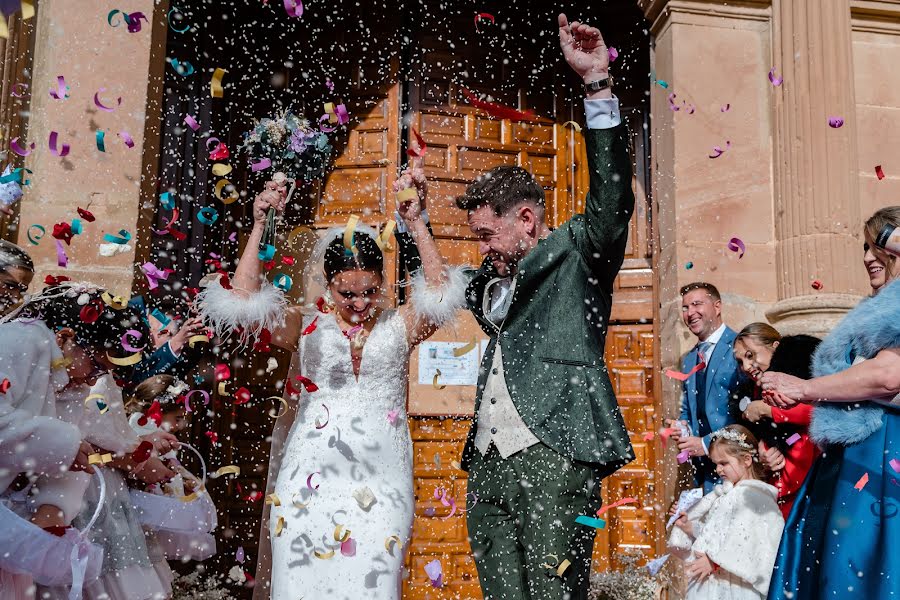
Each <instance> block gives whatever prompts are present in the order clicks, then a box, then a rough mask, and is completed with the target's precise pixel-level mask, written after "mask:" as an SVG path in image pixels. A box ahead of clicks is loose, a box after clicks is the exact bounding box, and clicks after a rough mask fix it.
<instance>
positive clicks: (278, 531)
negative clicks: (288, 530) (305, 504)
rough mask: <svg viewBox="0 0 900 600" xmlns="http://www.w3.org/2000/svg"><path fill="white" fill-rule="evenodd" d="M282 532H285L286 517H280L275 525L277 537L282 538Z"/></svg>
mask: <svg viewBox="0 0 900 600" xmlns="http://www.w3.org/2000/svg"><path fill="white" fill-rule="evenodd" d="M282 531H284V517H278V521H277V522H276V523H275V537H278V536H280V535H281V532H282Z"/></svg>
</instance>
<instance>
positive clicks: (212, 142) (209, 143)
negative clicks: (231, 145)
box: [206, 136, 221, 152]
mask: <svg viewBox="0 0 900 600" xmlns="http://www.w3.org/2000/svg"><path fill="white" fill-rule="evenodd" d="M220 143H221V140H220V139H219V138H217V137H215V136H213V137H211V138H208V139H207V140H206V151H207V152H215V148H216V146H218V145H219V144H220Z"/></svg>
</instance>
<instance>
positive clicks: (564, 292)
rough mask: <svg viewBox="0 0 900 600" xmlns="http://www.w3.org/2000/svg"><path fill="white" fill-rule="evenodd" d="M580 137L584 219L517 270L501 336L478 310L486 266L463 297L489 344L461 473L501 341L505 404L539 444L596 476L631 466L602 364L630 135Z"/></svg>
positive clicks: (620, 249)
mask: <svg viewBox="0 0 900 600" xmlns="http://www.w3.org/2000/svg"><path fill="white" fill-rule="evenodd" d="M585 134H586V135H585V141H586V143H587V155H588V168H589V175H590V189H589V192H588V196H587V201H586V206H585V214H583V215H576V216H574V217H573V218H572V219H571V220H569V221H568V222H567V223H565V224H563V225H562V226H561V227H559V228H558V229H556V230H555V231H553V232H552V233H551V234H550V235H549V236H548V237H547V238H546V239H544V240H542V241H541V242H539V243H538V245H537V246H536V247H535V248H534V249H533V250H532V251H531V252H530V253H529V254H528V255H527V256H526V257H525V258H524V259H522V261H521V262H520V263H519V266H518V275H517V283H516V287H515V291H514V293H513V298H512V301H511V304H510V307H509V311H508V314H507V317H506V320H505V321H504V323H503V324H502V326H501V327H500V328H499V331H498V328H497V327H496V326H494V325H493V324H492V323H491V322H490V321H489V320H488V319H487V318H486V317H485V315H484V313H483V310H482V306H483V303H482V301H483V298H484V295H485V293H487V292H486V286H487V284H488V282H489V281H490V280H491V279H493V278H495V277H496V276H497V275H496V272H495V271H494V269H493V266H492V264H491V262H490V261H489V260H485V261H484V262H483V263H482V265H481V268H480V269H479V270H478V271H477V273H475V274H474V277H473V279H472V281H471V283H470V284H469V287H468V289H467V290H466V296H467V301H468V304H469V309H470V310H471V311H472V313H473V314H474V315H475V318H476V319H477V320H478V322H479V324H480V325H481V327H482V329H484V331H485V333H487V334H488V335H489V336H490V338H491V339H490V343H489V344H488V347H487V351H486V353H485V356H484V358H483V360H482V363H481V371H480V374H479V378H478V387H477V396H476V400H475V415H476V416H475V423H474V424H473V425H472V428H471V430H470V431H469V436H468V439H467V441H466V447H465V449H464V451H463V460H462V465H463V468H464V469H465V468H467V466H468V464H469V462H470V460H471V457H472V456H473V453H474V452H477V451H478V450H477V449H476V448H475V444H474V439H475V431H476V429H477V427H478V410H479V407H480V405H481V401H482V394H483V391H484V386H485V382H486V380H487V375H488V371H487V370H488V367H489V366H490V365H491V363H492V361H493V355H494V350H495V348H496V344H497V343H498V340H499V343H500V344H502V347H503V368H504V373H505V375H506V383H507V386H508V388H509V392H510V395H511V397H512V400H513V402H514V403H515V406H516V409H517V410H518V412H519V414H520V415H521V417H522V420H523V421H524V422H525V424H526V425H527V426H528V428H529V429H530V430H531V431H532V433H534V435H536V436H537V437H538V439H539V440H540V441H541V442H543V443H544V444H546V445H547V446H549V447H551V448H553V449H554V450H555V451H557V452H559V453H560V454H562V455H563V456H566V457H569V458H571V459H573V460H577V461H582V462H585V463H590V464H591V465H592V466H594V467H595V468H596V469H597V470H598V471H599V473H600V476H601V477H605V476H607V475H610V474H611V473H613V472H614V471H616V470H617V469H619V468H620V467H622V466H623V465H625V464H627V463H628V462H630V461H631V460H633V459H634V453H633V451H632V448H631V443H630V441H629V437H628V432H627V431H626V429H625V424H624V421H623V419H622V414H621V412H620V411H619V406H618V404H617V402H616V397H615V395H614V394H613V388H612V384H611V382H610V379H609V373H608V372H607V368H606V364H605V362H604V359H603V350H604V346H605V343H606V332H607V327H608V324H609V315H610V310H611V306H612V292H613V281H614V280H615V278H616V275H617V274H618V272H619V268H620V267H621V266H622V261H623V258H624V253H625V245H626V242H627V239H628V223H629V219H630V218H631V214H632V212H633V211H634V194H633V193H632V189H631V180H632V169H631V159H630V157H629V155H628V135H627V132H626V129H625V126H624V125H619V126H617V127H615V128H612V129H600V130H595V129H590V130H585Z"/></svg>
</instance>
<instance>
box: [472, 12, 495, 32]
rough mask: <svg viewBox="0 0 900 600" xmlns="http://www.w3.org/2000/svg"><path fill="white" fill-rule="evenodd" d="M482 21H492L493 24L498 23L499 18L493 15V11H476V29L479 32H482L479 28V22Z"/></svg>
mask: <svg viewBox="0 0 900 600" xmlns="http://www.w3.org/2000/svg"><path fill="white" fill-rule="evenodd" d="M481 21H490V22H491V24H494V25H496V24H497V19H495V18H494V15H492V14H491V13H486V12H482V13H475V31H478V32H479V33H480V32H481V30H480V29H479V28H478V23H479V22H481Z"/></svg>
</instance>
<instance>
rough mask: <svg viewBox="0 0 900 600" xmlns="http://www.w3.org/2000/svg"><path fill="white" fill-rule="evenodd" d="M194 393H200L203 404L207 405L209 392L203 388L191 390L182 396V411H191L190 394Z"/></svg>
mask: <svg viewBox="0 0 900 600" xmlns="http://www.w3.org/2000/svg"><path fill="white" fill-rule="evenodd" d="M194 394H200V395H201V396H202V397H203V404H204V406H208V405H209V392H207V391H205V390H191V391H189V392H188V393H187V394H185V396H184V412H187V413H189V412H193V411H191V396H193V395H194Z"/></svg>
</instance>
